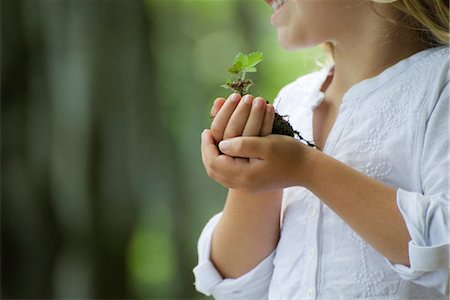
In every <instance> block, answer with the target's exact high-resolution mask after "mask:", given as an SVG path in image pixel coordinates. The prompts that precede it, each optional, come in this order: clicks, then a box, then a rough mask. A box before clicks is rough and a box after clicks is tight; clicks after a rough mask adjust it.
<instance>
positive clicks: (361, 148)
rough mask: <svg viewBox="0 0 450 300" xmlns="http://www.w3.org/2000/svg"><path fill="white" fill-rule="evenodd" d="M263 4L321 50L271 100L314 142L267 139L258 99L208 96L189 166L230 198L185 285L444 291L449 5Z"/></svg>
mask: <svg viewBox="0 0 450 300" xmlns="http://www.w3.org/2000/svg"><path fill="white" fill-rule="evenodd" d="M268 2H269V4H272V6H274V8H275V9H276V11H275V13H274V14H273V16H272V19H271V21H272V24H273V26H274V27H275V28H276V29H277V32H278V39H279V42H280V43H281V45H282V46H283V47H285V48H286V49H290V50H294V49H298V48H302V47H309V46H315V45H319V44H323V43H325V44H326V45H328V46H329V48H330V52H331V55H332V57H333V64H332V65H329V66H326V67H324V68H323V69H322V70H320V71H318V72H314V73H311V74H309V75H306V76H303V77H300V78H299V79H297V80H296V81H294V82H293V83H291V84H289V85H287V86H286V87H284V88H283V89H282V90H281V91H280V93H279V95H278V97H277V99H276V104H275V106H276V107H277V110H278V112H279V113H280V114H281V115H288V116H289V121H290V123H291V124H292V125H293V127H294V128H295V129H296V130H298V131H299V132H300V133H301V134H302V135H303V136H304V137H305V138H306V139H308V140H312V141H314V143H315V144H316V145H317V146H318V148H319V149H321V150H319V149H316V148H312V147H309V146H307V145H305V144H304V143H302V142H300V141H298V140H296V139H294V138H291V137H287V136H281V135H271V134H270V132H271V126H272V122H273V118H274V108H273V106H271V105H269V104H266V102H265V100H264V99H262V98H259V97H257V98H253V97H252V96H251V95H247V96H244V97H243V98H242V99H241V97H239V96H238V95H237V94H233V95H231V96H230V97H228V99H227V100H225V99H223V98H218V99H216V101H215V103H214V106H213V108H212V115H213V116H214V120H213V122H212V124H211V130H205V131H204V132H203V133H202V145H201V149H202V159H203V164H204V166H205V169H206V171H207V173H208V175H209V176H210V177H212V178H213V179H214V180H216V181H217V182H219V183H221V184H223V185H224V186H226V187H228V188H229V193H228V196H227V199H226V203H225V207H224V209H223V212H221V213H220V214H218V215H216V216H214V217H213V218H212V219H211V220H210V221H209V223H208V224H207V225H206V227H205V228H204V230H203V232H202V234H201V237H200V240H199V245H198V248H199V249H198V251H199V264H198V266H197V267H196V268H195V269H194V273H195V276H196V287H197V290H199V291H200V292H202V293H204V294H206V295H210V294H211V295H213V296H214V297H215V298H216V299H252V300H253V299H267V298H269V299H327V300H335V299H344V300H348V299H402V300H403V299H421V300H423V299H446V298H447V297H448V295H449V281H448V280H449V276H448V271H449V258H448V254H449V237H448V227H447V226H448V201H449V196H448V195H449V191H448V188H449V162H450V159H449V127H448V126H449V123H448V120H449V117H448V114H449V87H448V82H449V53H448V36H449V34H448V17H449V15H448V5H449V1H448V0H398V1H395V0H383V1H382V0H334V1H319V0H315V1H313V0H268Z"/></svg>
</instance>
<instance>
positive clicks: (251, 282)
mask: <svg viewBox="0 0 450 300" xmlns="http://www.w3.org/2000/svg"><path fill="white" fill-rule="evenodd" d="M220 217H221V213H219V214H217V215H215V216H214V217H213V218H212V219H211V220H210V221H209V222H208V224H206V226H205V228H204V229H203V231H202V233H201V235H200V238H199V241H198V265H197V266H196V267H195V268H194V277H195V288H196V289H197V291H199V292H200V293H203V294H205V295H207V296H210V295H212V296H213V297H214V298H215V299H217V300H221V299H226V300H233V299H267V298H268V288H269V284H270V281H271V278H272V272H273V258H274V255H275V254H274V252H272V253H271V254H270V255H269V256H268V257H266V258H265V259H264V260H263V261H262V262H260V263H259V265H258V266H256V267H255V268H254V269H252V270H250V271H249V272H248V273H246V274H244V275H242V276H241V277H239V278H235V279H231V278H227V279H224V278H222V276H221V275H220V274H219V272H218V271H217V270H216V268H215V267H214V265H213V263H212V262H211V260H210V259H209V257H210V248H211V239H212V235H213V232H214V229H215V227H216V225H217V223H218V222H219V220H220Z"/></svg>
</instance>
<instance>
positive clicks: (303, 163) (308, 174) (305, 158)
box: [296, 144, 325, 189]
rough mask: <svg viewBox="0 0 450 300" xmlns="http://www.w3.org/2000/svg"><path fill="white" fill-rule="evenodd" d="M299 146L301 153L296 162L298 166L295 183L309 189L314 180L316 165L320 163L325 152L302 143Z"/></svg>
mask: <svg viewBox="0 0 450 300" xmlns="http://www.w3.org/2000/svg"><path fill="white" fill-rule="evenodd" d="M301 147H302V149H303V151H302V154H301V155H299V156H298V157H299V159H300V162H299V163H298V164H296V165H297V166H298V172H297V173H298V176H297V181H298V184H297V185H299V186H303V187H305V188H307V189H310V188H311V187H312V185H313V184H314V182H315V179H314V178H315V177H316V175H315V173H316V170H317V166H318V165H320V162H321V160H322V159H323V157H324V156H325V154H323V153H322V152H321V151H319V150H317V149H313V148H311V147H309V146H306V145H303V144H302V145H301Z"/></svg>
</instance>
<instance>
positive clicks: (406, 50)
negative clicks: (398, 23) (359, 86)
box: [326, 27, 429, 103]
mask: <svg viewBox="0 0 450 300" xmlns="http://www.w3.org/2000/svg"><path fill="white" fill-rule="evenodd" d="M379 30H382V29H380V28H379V27H378V28H377V27H375V28H373V31H378V33H379ZM390 32H391V33H390V34H389V35H384V36H382V35H380V34H378V35H375V34H373V35H371V34H370V32H369V33H367V32H365V33H363V34H361V36H360V37H358V38H357V39H356V38H355V36H353V37H349V38H348V39H347V40H346V39H345V38H344V39H342V40H341V41H339V42H336V43H335V49H334V62H335V70H334V75H333V79H332V81H331V83H330V85H329V86H328V88H327V90H326V94H327V95H328V98H331V99H333V100H334V101H337V102H338V103H340V102H341V101H342V97H343V96H344V94H345V93H346V92H347V91H348V90H349V89H350V88H351V87H352V86H353V85H354V84H356V83H358V82H360V81H362V80H364V79H367V78H371V77H374V76H376V75H378V74H380V73H381V72H383V71H384V70H385V69H387V68H388V67H390V66H392V65H394V64H396V63H397V62H399V61H400V60H402V59H404V58H407V57H409V56H411V55H413V54H415V53H417V52H419V51H421V50H424V49H426V48H428V47H429V46H427V45H425V44H424V43H423V42H422V41H421V40H420V39H419V38H418V37H417V35H416V34H415V33H412V32H411V31H410V30H406V29H397V30H396V31H395V34H394V33H392V32H393V31H392V30H391V31H390ZM375 36H382V37H381V38H374V37H375ZM356 40H357V41H358V43H355V41H356Z"/></svg>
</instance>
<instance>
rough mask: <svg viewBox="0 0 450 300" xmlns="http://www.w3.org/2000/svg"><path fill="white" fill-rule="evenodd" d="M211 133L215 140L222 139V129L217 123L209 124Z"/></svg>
mask: <svg viewBox="0 0 450 300" xmlns="http://www.w3.org/2000/svg"><path fill="white" fill-rule="evenodd" d="M211 133H212V135H213V137H214V140H215V141H216V142H217V141H219V140H221V139H222V134H223V131H222V129H221V128H219V127H218V126H217V125H214V124H212V125H211Z"/></svg>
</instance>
